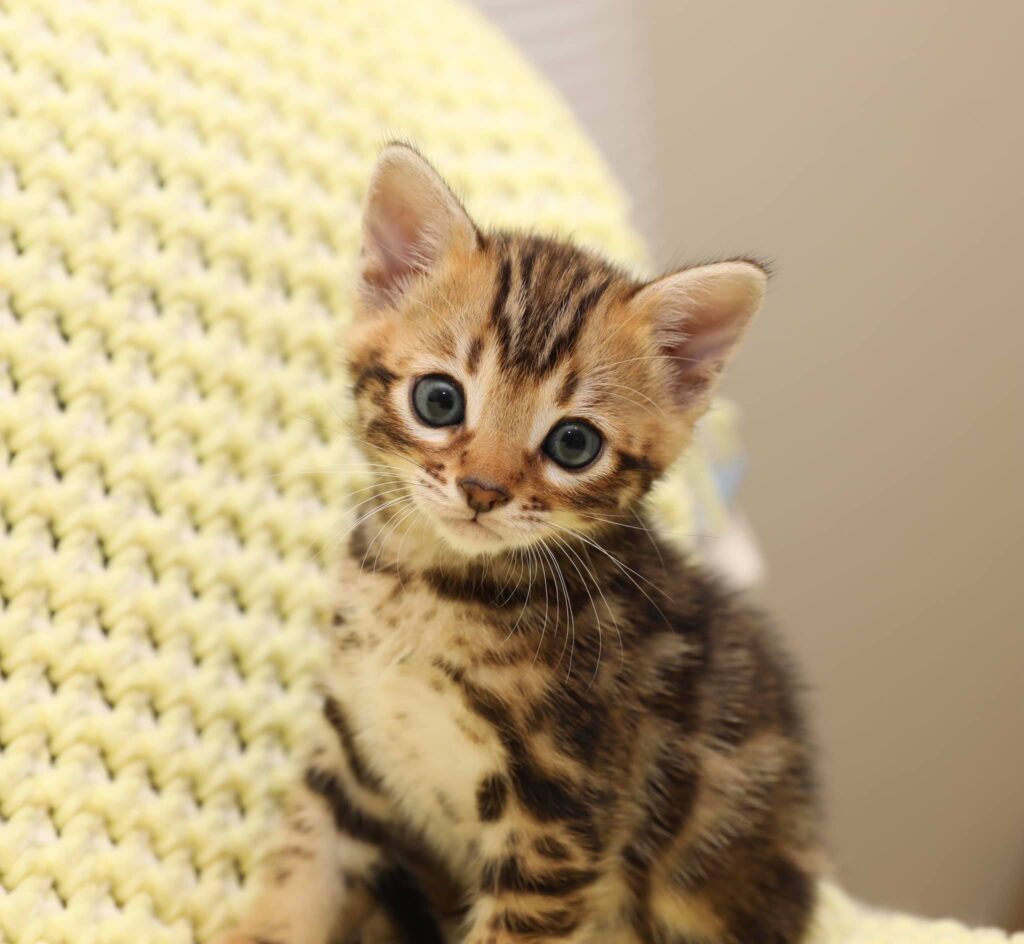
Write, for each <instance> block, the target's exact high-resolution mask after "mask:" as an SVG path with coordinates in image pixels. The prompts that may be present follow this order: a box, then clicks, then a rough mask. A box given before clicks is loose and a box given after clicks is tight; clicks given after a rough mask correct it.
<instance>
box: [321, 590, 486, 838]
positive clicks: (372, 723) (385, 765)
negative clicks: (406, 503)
mask: <svg viewBox="0 0 1024 944" xmlns="http://www.w3.org/2000/svg"><path fill="white" fill-rule="evenodd" d="M454 628H457V629H458V631H459V632H460V633H464V634H471V633H473V632H474V631H476V630H477V629H478V627H474V626H472V625H471V624H468V623H467V620H466V617H465V615H464V614H462V613H459V612H458V610H457V609H456V608H453V607H452V608H449V607H446V606H443V605H438V604H437V603H436V601H435V600H430V599H428V600H419V601H417V600H416V599H412V598H407V599H405V600H403V601H402V605H401V606H390V607H389V606H385V605H377V606H375V607H367V608H362V607H359V608H356V609H355V611H354V612H353V613H352V615H351V616H350V618H349V622H348V623H347V624H346V627H345V633H346V635H345V636H344V637H342V638H343V640H345V641H347V646H345V647H342V646H340V645H339V648H338V653H339V654H338V658H337V659H336V664H335V668H334V672H332V679H331V688H332V693H333V694H334V696H335V698H337V699H338V700H339V701H340V702H341V703H342V704H343V705H344V706H345V709H346V715H347V716H348V717H349V718H350V720H351V724H352V727H353V736H354V738H355V741H356V744H357V746H358V748H359V750H360V752H361V753H362V754H363V755H364V756H365V758H366V761H367V762H368V764H369V765H370V766H372V768H373V770H374V771H375V772H376V773H377V774H378V776H379V777H380V778H381V780H382V781H383V783H384V785H385V789H386V792H387V794H388V796H389V797H390V799H391V800H392V801H393V802H394V804H395V806H396V809H397V810H398V812H399V813H400V815H401V816H402V817H403V818H404V819H406V820H408V821H410V822H411V824H412V825H414V826H415V827H416V828H417V829H418V830H420V831H421V832H422V833H424V834H425V835H427V836H428V838H429V839H430V840H431V842H432V844H433V845H436V846H437V847H438V848H441V849H444V850H445V851H446V852H448V853H450V854H451V855H452V856H453V857H455V858H459V857H461V855H465V854H467V852H466V849H465V846H466V843H467V842H468V838H469V836H470V835H471V834H472V832H473V831H474V827H476V828H478V827H477V823H478V811H477V809H476V802H477V801H476V796H477V789H478V787H479V784H480V783H481V781H483V780H484V779H485V778H486V777H487V775H488V774H490V773H493V772H494V771H495V770H497V769H498V768H499V766H500V764H501V757H502V755H501V746H500V742H499V739H498V737H497V734H496V732H495V731H494V730H493V728H492V727H491V726H490V725H489V724H488V723H487V722H485V721H484V720H483V719H482V718H480V717H479V716H478V715H476V714H474V713H473V712H472V711H471V710H470V709H469V708H468V706H467V703H466V699H465V697H464V693H463V691H462V689H461V687H460V685H459V684H458V683H456V682H455V681H454V680H453V679H452V678H451V675H450V671H449V672H446V671H445V669H444V666H445V665H448V664H450V663H449V661H448V660H449V659H450V658H451V655H452V653H451V652H447V653H446V652H445V651H444V648H443V641H444V640H445V639H446V638H449V637H450V634H451V631H452V630H453V629H454ZM456 845H457V846H460V847H461V848H454V846H456Z"/></svg>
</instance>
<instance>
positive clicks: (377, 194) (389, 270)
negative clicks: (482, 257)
mask: <svg viewBox="0 0 1024 944" xmlns="http://www.w3.org/2000/svg"><path fill="white" fill-rule="evenodd" d="M479 239H480V236H479V232H478V231H477V228H476V226H475V225H474V224H473V221H472V220H471V219H470V218H469V214H467V213H466V211H465V210H464V209H463V207H462V204H461V203H459V200H458V198H457V197H456V196H455V194H454V193H452V191H451V188H450V187H449V186H448V185H447V184H446V183H445V182H444V180H443V179H442V178H441V175H440V174H438V173H437V171H436V170H434V168H433V167H431V166H430V164H429V163H427V161H426V160H425V159H424V158H423V157H422V156H421V155H420V154H419V153H418V152H417V151H415V150H414V149H413V148H411V147H408V146H406V145H404V144H389V145H388V146H387V147H386V148H384V150H383V151H382V152H381V155H380V157H379V158H377V165H376V166H375V167H374V169H373V174H372V175H371V177H370V187H369V190H368V191H367V194H366V201H365V203H364V205H363V246H362V257H361V259H360V269H359V296H360V300H361V302H362V305H363V309H364V311H368V312H374V311H380V310H381V309H384V308H391V307H394V306H395V305H396V304H397V303H398V302H399V301H401V299H402V297H403V296H404V295H405V294H406V292H408V290H409V287H410V285H412V284H413V282H415V281H416V279H417V278H419V277H420V276H421V275H423V274H424V273H426V272H429V271H430V270H431V269H432V268H433V267H434V266H436V265H437V264H438V263H439V262H440V261H441V259H442V258H443V257H444V255H445V254H446V253H447V252H449V251H451V250H453V249H460V250H463V251H465V252H469V251H472V250H473V249H475V248H476V247H477V246H478V245H479Z"/></svg>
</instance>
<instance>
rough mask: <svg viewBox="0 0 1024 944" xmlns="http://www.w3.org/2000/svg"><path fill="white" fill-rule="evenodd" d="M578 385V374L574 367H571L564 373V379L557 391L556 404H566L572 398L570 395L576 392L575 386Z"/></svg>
mask: <svg viewBox="0 0 1024 944" xmlns="http://www.w3.org/2000/svg"><path fill="white" fill-rule="evenodd" d="M579 385H580V375H579V374H578V373H576V371H575V369H571V370H570V371H569V373H567V374H566V375H565V380H563V381H562V389H561V390H559V391H558V405H559V406H566V405H568V403H569V401H570V400H571V399H572V395H573V394H574V393H575V392H576V388H577V387H578V386H579Z"/></svg>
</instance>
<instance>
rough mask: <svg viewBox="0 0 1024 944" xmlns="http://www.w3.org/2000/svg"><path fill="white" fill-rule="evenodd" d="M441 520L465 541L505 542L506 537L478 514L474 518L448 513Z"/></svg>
mask: <svg viewBox="0 0 1024 944" xmlns="http://www.w3.org/2000/svg"><path fill="white" fill-rule="evenodd" d="M441 521H442V523H443V524H444V526H445V527H446V528H447V529H448V530H449V531H451V532H452V534H454V535H455V536H456V537H457V538H459V539H461V540H463V541H467V540H468V541H471V542H473V543H474V544H477V545H481V544H491V545H493V544H495V543H499V542H504V538H503V537H502V535H501V534H500V533H499V532H498V531H496V530H495V529H494V528H491V527H488V526H487V525H486V524H484V523H483V522H482V521H481V520H480V519H479V517H478V516H476V515H474V516H473V517H472V518H455V517H452V516H448V515H446V516H445V517H444V518H442V519H441Z"/></svg>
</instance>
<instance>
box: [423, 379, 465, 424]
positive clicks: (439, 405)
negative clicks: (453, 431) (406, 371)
mask: <svg viewBox="0 0 1024 944" xmlns="http://www.w3.org/2000/svg"><path fill="white" fill-rule="evenodd" d="M412 402H413V406H414V407H415V408H416V414H417V415H418V416H419V418H420V419H421V420H423V422H424V423H426V424H427V425H428V426H455V425H456V424H458V423H461V422H462V417H463V414H464V412H465V407H464V404H463V401H462V392H461V391H460V390H459V387H458V385H457V384H456V383H455V381H454V380H452V379H451V378H450V377H444V376H442V375H439V374H431V375H430V376H428V377H421V378H420V379H419V380H418V381H417V382H416V387H415V389H414V390H413V395H412Z"/></svg>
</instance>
